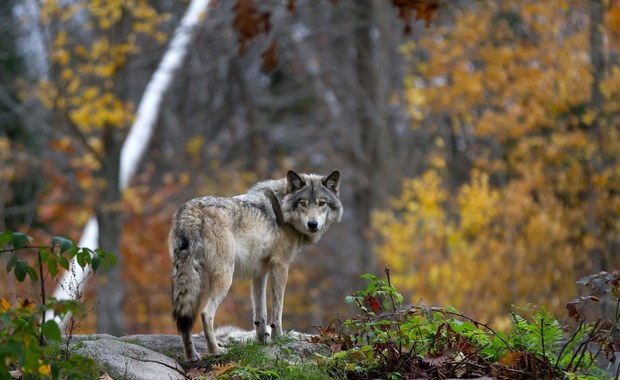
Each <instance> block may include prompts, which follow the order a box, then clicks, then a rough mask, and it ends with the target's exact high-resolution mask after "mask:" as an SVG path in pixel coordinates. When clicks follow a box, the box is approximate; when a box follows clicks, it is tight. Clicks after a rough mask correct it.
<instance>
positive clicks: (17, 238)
mask: <svg viewBox="0 0 620 380" xmlns="http://www.w3.org/2000/svg"><path fill="white" fill-rule="evenodd" d="M31 241H32V238H31V237H30V236H28V235H26V234H25V233H23V232H13V247H14V248H15V249H20V248H24V247H25V246H26V245H28V243H29V242H31Z"/></svg>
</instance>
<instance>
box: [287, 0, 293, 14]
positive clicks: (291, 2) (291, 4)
mask: <svg viewBox="0 0 620 380" xmlns="http://www.w3.org/2000/svg"><path fill="white" fill-rule="evenodd" d="M286 9H288V11H289V12H295V0H288V1H287V2H286Z"/></svg>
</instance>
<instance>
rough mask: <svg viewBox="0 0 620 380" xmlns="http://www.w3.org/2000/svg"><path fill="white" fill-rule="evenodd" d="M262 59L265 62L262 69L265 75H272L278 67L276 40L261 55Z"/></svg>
mask: <svg viewBox="0 0 620 380" xmlns="http://www.w3.org/2000/svg"><path fill="white" fill-rule="evenodd" d="M261 58H262V60H263V64H262V66H261V68H262V71H263V72H264V73H270V72H272V71H273V70H275V68H276V67H278V44H277V43H276V40H275V39H274V40H272V41H271V44H270V45H269V47H268V48H267V50H265V51H264V52H263V54H261Z"/></svg>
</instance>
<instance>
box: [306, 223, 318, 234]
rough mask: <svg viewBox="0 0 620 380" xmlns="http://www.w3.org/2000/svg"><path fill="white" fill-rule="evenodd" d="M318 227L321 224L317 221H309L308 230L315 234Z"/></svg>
mask: <svg viewBox="0 0 620 380" xmlns="http://www.w3.org/2000/svg"><path fill="white" fill-rule="evenodd" d="M318 227H319V222H317V221H316V220H309V221H308V229H309V230H310V231H312V232H315V231H316V229H317V228H318Z"/></svg>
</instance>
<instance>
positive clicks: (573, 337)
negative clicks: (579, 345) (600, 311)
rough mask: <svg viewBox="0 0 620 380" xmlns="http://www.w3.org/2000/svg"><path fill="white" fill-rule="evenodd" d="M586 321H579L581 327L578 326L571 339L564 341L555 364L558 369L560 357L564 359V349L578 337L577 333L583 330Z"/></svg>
mask: <svg viewBox="0 0 620 380" xmlns="http://www.w3.org/2000/svg"><path fill="white" fill-rule="evenodd" d="M584 323H585V320H582V321H581V322H580V323H579V327H578V328H577V330H575V333H574V334H573V335H572V336H571V337H570V339H569V340H568V341H567V342H566V343H564V346H563V347H562V349H561V350H560V353H559V354H558V360H556V362H555V366H554V368H555V369H556V370H557V369H558V366H559V365H560V359H562V355H563V354H564V351H565V350H566V348H567V347H568V345H569V344H570V343H571V342H572V341H573V340H575V338H576V337H577V333H579V331H580V330H581V328H582V327H583V324H584Z"/></svg>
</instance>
